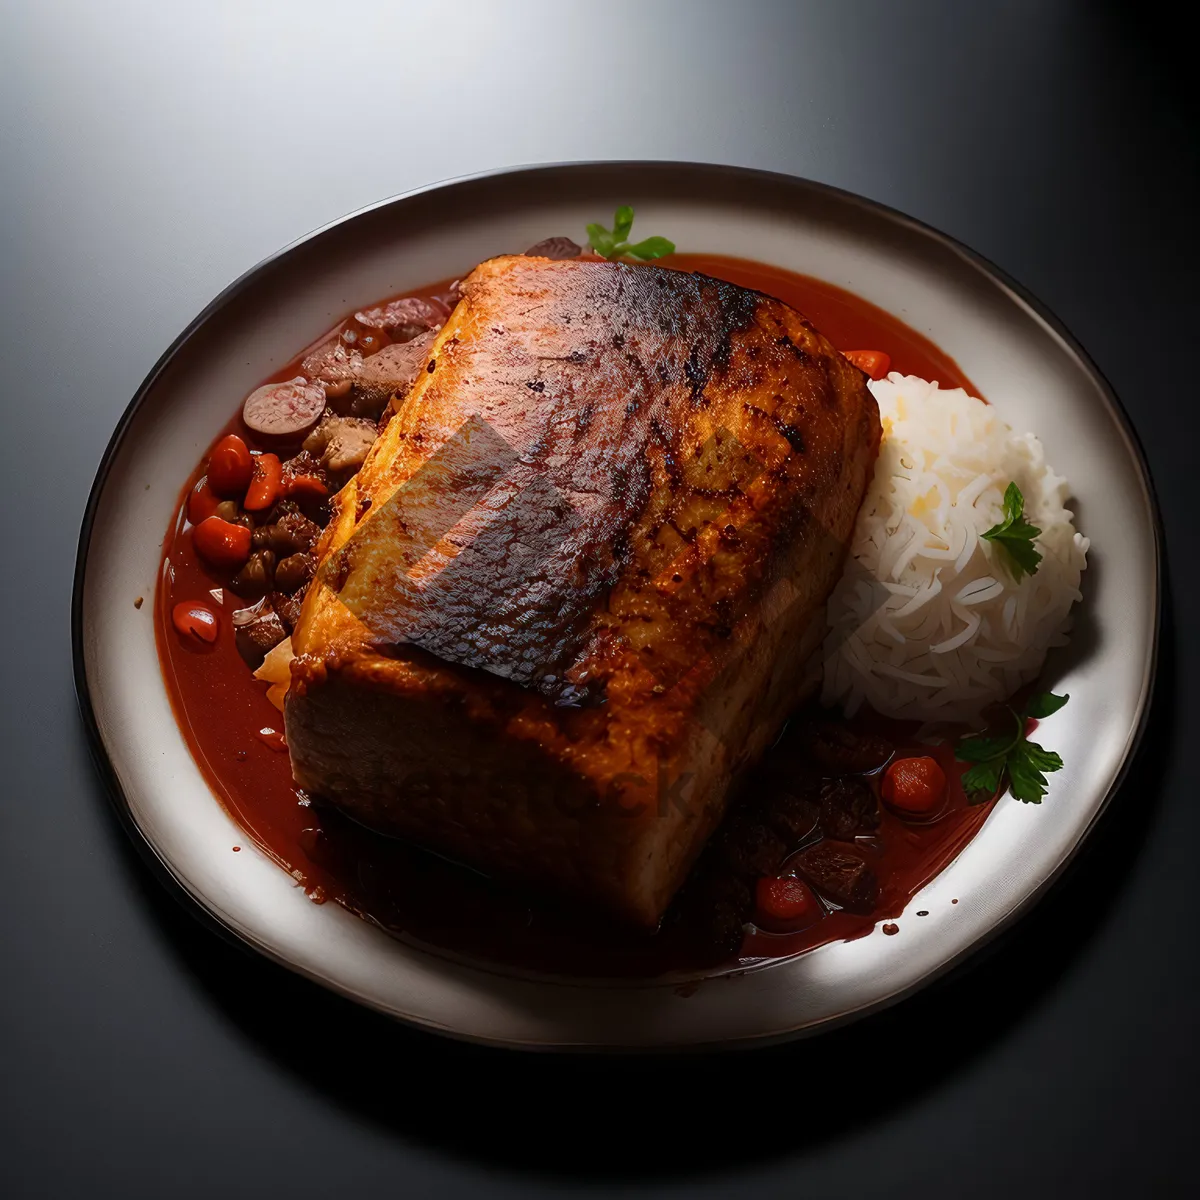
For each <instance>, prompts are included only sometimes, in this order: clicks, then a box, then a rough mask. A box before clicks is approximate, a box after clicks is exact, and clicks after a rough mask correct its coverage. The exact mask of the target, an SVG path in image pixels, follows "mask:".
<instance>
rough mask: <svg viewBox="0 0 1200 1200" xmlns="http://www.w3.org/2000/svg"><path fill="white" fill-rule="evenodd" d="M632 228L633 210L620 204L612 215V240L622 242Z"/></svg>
mask: <svg viewBox="0 0 1200 1200" xmlns="http://www.w3.org/2000/svg"><path fill="white" fill-rule="evenodd" d="M632 228H633V209H632V208H630V207H629V205H628V204H622V205H621V207H620V208H618V209H617V211H616V212H615V213H614V214H613V227H612V232H613V240H614V241H617V242H623V241H624V240H625V239H626V238H627V237H628V236H629V231H630V230H631V229H632Z"/></svg>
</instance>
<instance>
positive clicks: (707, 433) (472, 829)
mask: <svg viewBox="0 0 1200 1200" xmlns="http://www.w3.org/2000/svg"><path fill="white" fill-rule="evenodd" d="M879 436H880V428H879V417H878V412H877V410H876V407H875V404H874V401H873V400H872V398H871V396H870V393H869V391H868V390H867V388H866V383H865V377H864V376H863V374H862V373H861V372H860V371H858V370H857V369H856V368H854V367H852V366H851V365H850V364H849V363H848V362H847V361H846V360H845V359H843V358H842V357H841V356H840V355H839V354H838V353H837V352H836V351H835V350H834V349H833V347H832V346H830V345H829V343H828V342H826V341H825V339H824V338H822V337H821V336H820V334H819V333H817V332H816V331H815V330H814V329H813V328H812V326H811V325H810V324H809V323H808V322H807V321H806V320H805V319H804V318H803V317H802V316H801V315H800V314H799V313H797V312H795V311H794V310H792V309H790V308H788V307H787V306H786V305H784V304H782V303H781V302H779V301H777V300H773V299H771V298H769V297H766V296H763V295H760V294H759V293H756V292H751V291H747V290H746V289H743V288H738V287H734V286H733V285H730V284H726V283H723V282H719V281H716V280H713V279H709V278H706V277H704V276H700V275H690V274H685V273H682V272H676V271H671V270H668V269H664V268H659V267H644V266H629V265H625V264H615V263H605V262H593V261H580V260H574V261H559V262H553V261H550V260H547V259H537V258H526V257H505V258H499V259H493V260H491V261H489V262H485V263H483V264H482V265H481V266H479V267H478V268H477V269H476V270H475V271H474V272H473V273H472V275H471V276H470V277H469V279H468V280H467V281H466V284H465V291H464V298H463V300H462V301H461V302H460V303H459V305H458V306H457V308H456V309H455V311H454V313H453V315H452V317H451V319H450V320H449V322H447V324H446V325H445V327H444V328H443V329H442V330H441V332H440V333H439V335H438V337H437V339H436V341H435V342H434V345H433V347H432V349H431V351H430V359H429V363H428V364H427V367H426V369H425V370H424V371H423V372H422V373H421V374H420V375H419V376H418V379H417V381H416V383H415V384H414V385H413V386H412V388H411V390H410V391H409V393H408V394H407V396H406V397H405V398H404V400H403V401H402V403H400V405H399V406H398V411H397V412H396V414H395V416H393V417H392V419H391V420H390V422H389V423H388V425H387V427H386V429H385V430H384V433H383V435H382V436H381V437H380V439H379V441H378V442H377V443H376V445H375V447H374V448H373V449H372V451H371V453H370V455H369V457H368V459H367V461H366V463H365V464H364V466H363V469H362V470H361V472H360V473H359V474H358V476H357V477H356V478H355V479H353V480H351V482H350V483H349V484H348V485H347V486H346V488H345V489H343V491H342V492H341V493H340V494H339V496H338V498H337V515H336V517H335V520H334V521H333V522H332V523H331V525H330V527H329V528H328V529H327V531H326V533H325V536H324V538H323V541H322V543H321V544H320V545H319V546H318V551H319V553H320V554H321V556H322V565H321V568H320V571H319V574H318V582H317V583H315V584H314V585H313V586H312V587H311V588H310V591H309V593H308V596H307V598H306V600H305V605H304V610H303V613H302V616H301V620H300V623H299V625H298V627H297V628H296V630H295V632H294V634H293V645H294V647H295V650H296V652H297V655H298V658H297V661H296V663H295V665H294V667H293V686H292V689H291V692H290V693H289V697H288V701H287V706H286V728H287V739H288V745H289V748H290V751H291V756H292V766H293V770H294V773H295V776H296V779H297V781H298V782H299V783H300V784H301V786H303V787H305V788H306V789H308V790H309V791H311V792H313V793H314V794H318V795H320V796H323V797H326V798H328V799H329V800H331V801H333V802H334V803H336V804H338V805H340V806H342V807H343V808H344V809H346V810H347V811H348V812H350V813H351V814H353V815H354V816H356V817H357V818H358V819H360V820H362V821H363V822H364V823H365V824H368V825H371V826H373V827H375V828H378V829H381V830H385V831H388V832H392V833H397V834H401V835H404V836H408V837H411V838H413V839H415V840H417V841H420V842H422V843H424V844H426V845H429V846H431V847H433V848H435V849H437V850H439V851H441V852H443V853H446V854H449V855H451V856H453V857H456V858H459V859H462V860H464V861H466V862H469V863H472V864H474V865H476V866H479V867H480V868H482V869H483V870H485V871H487V872H489V873H492V874H496V875H500V876H505V877H509V878H514V879H517V880H520V881H525V882H532V883H537V884H541V885H550V886H552V887H555V888H558V889H560V890H565V891H569V892H573V893H575V894H576V895H578V896H581V897H583V898H585V899H588V900H590V901H592V902H595V903H597V904H599V905H602V906H605V907H607V908H609V909H610V910H612V911H614V912H617V913H620V914H622V915H624V916H626V917H628V918H629V919H631V920H633V921H635V922H638V923H640V924H642V925H646V926H653V925H654V924H655V923H656V922H657V921H658V920H659V918H660V917H661V915H662V912H663V910H664V909H665V908H666V905H667V904H668V902H669V901H670V898H671V896H672V895H673V893H674V892H675V890H676V888H677V887H678V885H679V884H680V883H681V882H682V880H683V878H684V876H685V875H686V873H687V870H688V868H689V866H690V865H691V863H692V861H693V860H694V858H695V856H696V854H697V853H698V852H699V850H700V848H701V847H702V845H703V843H704V841H705V839H706V838H707V837H708V835H709V834H710V833H711V832H712V830H713V828H714V827H715V825H716V823H717V822H718V821H719V819H720V817H721V815H722V814H723V812H724V808H725V803H726V798H727V794H728V790H729V783H730V779H731V775H732V773H733V772H734V771H735V770H737V769H738V768H739V767H741V766H742V765H744V764H745V763H747V762H749V761H752V760H753V759H755V758H756V757H757V756H758V755H759V754H760V753H761V752H762V750H763V749H764V747H765V746H766V745H767V744H769V742H770V740H771V739H772V738H773V737H774V735H775V733H776V732H777V730H778V728H779V725H780V723H781V722H782V720H783V719H784V717H785V716H786V714H787V712H788V711H789V709H790V708H791V707H792V706H793V705H794V704H795V703H796V702H797V701H798V700H799V699H800V698H801V696H802V694H803V692H804V690H805V685H804V681H803V679H802V674H803V672H802V667H803V664H804V661H805V659H806V658H807V656H808V653H809V652H810V651H811V649H812V648H813V647H814V645H815V643H816V641H817V640H819V638H820V635H821V631H822V628H823V621H822V620H821V619H820V618H821V613H820V609H821V605H822V604H823V602H824V600H825V597H826V595H827V593H828V591H829V589H830V587H831V586H832V584H833V582H834V579H835V578H836V574H837V572H838V571H839V569H840V567H841V564H842V559H843V554H844V548H845V545H846V543H847V541H848V538H849V536H850V533H851V530H852V528H853V525H854V520H855V517H856V515H857V512H858V507H859V505H860V503H861V501H862V497H863V494H864V491H865V488H866V484H867V480H868V477H869V473H870V470H871V467H872V465H873V462H874V459H875V455H876V453H877V450H878V445H879Z"/></svg>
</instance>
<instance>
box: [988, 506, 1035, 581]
mask: <svg viewBox="0 0 1200 1200" xmlns="http://www.w3.org/2000/svg"><path fill="white" fill-rule="evenodd" d="M1041 532H1042V531H1041V530H1040V529H1039V528H1038V527H1037V526H1036V525H1031V524H1030V523H1029V522H1028V521H1026V520H1025V497H1024V496H1023V495H1021V489H1020V488H1019V487H1017V485H1016V483H1010V484H1009V485H1008V487H1007V488H1005V489H1004V520H1003V521H1001V522H1000V524H999V525H993V526H992V528H991V529H989V530H988V531H987V532H986V533H981V534H980V535H979V536H980V537H982V538H984V539H985V540H987V541H989V542H993V543H994V544H995V545H997V546H999V547H1000V548H1001V549H1002V550H1004V551H1005V553H1006V554H1007V555H1008V560H1009V568H1010V570H1011V571H1012V573H1013V578H1014V579H1016V580H1017V581H1018V582H1020V580H1021V576H1022V575H1036V574H1037V569H1038V563H1040V562H1041V561H1042V555H1041V552H1040V551H1039V550H1037V549H1036V547H1035V546H1034V544H1033V539H1034V538H1035V537H1037V536H1038V534H1040V533H1041Z"/></svg>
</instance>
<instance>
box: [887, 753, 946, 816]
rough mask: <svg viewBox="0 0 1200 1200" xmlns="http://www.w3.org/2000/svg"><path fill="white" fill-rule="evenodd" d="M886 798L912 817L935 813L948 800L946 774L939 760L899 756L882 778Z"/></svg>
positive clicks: (933, 814)
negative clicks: (939, 764) (938, 762)
mask: <svg viewBox="0 0 1200 1200" xmlns="http://www.w3.org/2000/svg"><path fill="white" fill-rule="evenodd" d="M883 798H884V799H885V800H886V801H887V802H888V804H890V805H891V806H892V807H893V808H895V809H897V810H899V811H900V812H901V813H903V814H905V815H909V816H917V817H930V816H936V815H937V813H938V812H939V811H940V810H941V808H942V806H943V805H944V804H945V802H946V773H945V771H943V770H942V768H941V767H940V766H938V764H937V760H936V759H932V758H929V757H927V756H922V757H920V758H900V759H897V760H896V761H895V762H894V763H892V765H891V766H890V767H888V769H887V774H886V775H884V777H883Z"/></svg>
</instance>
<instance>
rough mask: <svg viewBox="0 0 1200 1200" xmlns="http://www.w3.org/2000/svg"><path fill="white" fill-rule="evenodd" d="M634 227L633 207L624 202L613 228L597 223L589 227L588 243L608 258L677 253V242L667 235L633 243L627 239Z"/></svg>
mask: <svg viewBox="0 0 1200 1200" xmlns="http://www.w3.org/2000/svg"><path fill="white" fill-rule="evenodd" d="M632 229H633V209H632V208H630V207H629V205H628V204H622V205H621V207H620V208H618V209H617V211H616V212H615V213H614V214H613V227H612V228H611V229H605V228H604V226H603V225H596V224H592V225H589V226H588V227H587V233H588V245H589V246H591V248H592V249H593V250H595V252H596V253H597V254H600V255H603V257H605V258H607V259H618V258H621V257H622V256H623V255H626V254H627V255H629V256H630V257H631V258H640V259H642V260H644V261H649V260H650V259H652V258H662V256H663V255H664V254H674V253H675V243H674V242H670V241H668V240H667V239H666V238H665V237H648V238H644V239H643V240H642V241H640V242H635V243H634V244H632V245H631V244H630V243H629V242H627V241H626V240H625V239H626V238H628V237H629V234H630V231H631V230H632Z"/></svg>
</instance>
